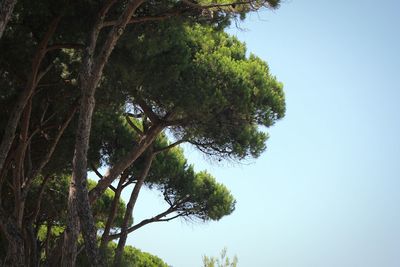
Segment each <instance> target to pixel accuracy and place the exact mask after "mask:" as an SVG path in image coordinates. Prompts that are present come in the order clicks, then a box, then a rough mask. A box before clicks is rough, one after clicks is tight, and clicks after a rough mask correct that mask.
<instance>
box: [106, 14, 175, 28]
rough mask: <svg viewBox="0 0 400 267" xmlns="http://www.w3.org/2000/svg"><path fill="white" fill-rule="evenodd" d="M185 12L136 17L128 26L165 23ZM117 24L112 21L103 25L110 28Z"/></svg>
mask: <svg viewBox="0 0 400 267" xmlns="http://www.w3.org/2000/svg"><path fill="white" fill-rule="evenodd" d="M182 13H183V11H179V10H176V11H174V12H167V13H164V14H163V15H158V16H146V17H135V18H131V19H130V20H129V22H128V24H135V23H143V22H149V21H163V20H166V19H169V18H172V17H177V16H178V15H181V14H182ZM116 23H117V21H116V20H112V21H106V22H104V23H103V25H102V27H103V28H105V27H109V26H114V25H115V24H116Z"/></svg>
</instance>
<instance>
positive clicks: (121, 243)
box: [114, 149, 154, 267]
mask: <svg viewBox="0 0 400 267" xmlns="http://www.w3.org/2000/svg"><path fill="white" fill-rule="evenodd" d="M153 158H154V154H153V153H152V151H151V149H150V151H148V152H147V155H146V159H145V166H144V168H143V170H142V172H141V174H140V176H139V177H138V179H137V182H136V184H135V187H134V188H133V190H132V193H131V197H130V199H129V202H128V204H127V206H126V210H125V215H124V220H123V222H122V225H121V236H120V238H119V242H118V246H117V249H116V251H115V258H114V266H115V267H118V266H120V265H121V260H122V254H123V252H124V247H125V243H126V239H127V237H128V227H129V225H128V223H129V220H130V218H132V213H133V209H134V207H135V204H136V201H137V199H138V196H139V192H140V189H141V188H142V185H143V183H144V180H145V179H146V177H147V174H148V173H149V170H150V167H151V163H152V162H153Z"/></svg>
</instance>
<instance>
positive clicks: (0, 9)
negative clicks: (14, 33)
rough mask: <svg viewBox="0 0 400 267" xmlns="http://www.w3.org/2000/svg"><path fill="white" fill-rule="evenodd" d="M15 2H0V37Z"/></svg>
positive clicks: (6, 0)
mask: <svg viewBox="0 0 400 267" xmlns="http://www.w3.org/2000/svg"><path fill="white" fill-rule="evenodd" d="M16 3H17V0H2V2H1V4H0V39H1V37H2V36H3V32H4V30H5V28H6V26H7V23H8V21H9V20H10V18H11V15H12V12H13V9H14V6H15V4H16Z"/></svg>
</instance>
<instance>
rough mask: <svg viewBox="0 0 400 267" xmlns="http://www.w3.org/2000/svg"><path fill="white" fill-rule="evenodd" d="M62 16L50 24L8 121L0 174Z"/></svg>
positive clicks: (1, 146) (0, 153)
mask: <svg viewBox="0 0 400 267" xmlns="http://www.w3.org/2000/svg"><path fill="white" fill-rule="evenodd" d="M60 19H61V16H58V17H56V18H55V19H53V21H52V22H51V23H50V26H49V29H48V30H47V32H46V34H45V35H44V37H43V39H42V41H41V42H40V44H39V46H38V49H37V51H36V54H35V56H34V58H33V61H32V70H31V73H30V75H29V78H28V83H27V86H26V87H25V89H24V90H23V92H22V93H21V94H20V95H19V98H18V100H17V103H16V104H15V107H14V109H13V111H12V113H11V115H10V117H9V119H8V122H7V125H6V127H5V130H4V133H3V137H2V139H1V144H0V172H1V171H2V170H3V167H4V162H5V160H6V158H7V155H8V152H9V150H10V148H11V145H12V143H13V141H14V137H15V132H16V130H17V126H18V123H19V120H20V118H21V115H22V112H23V111H24V109H25V106H26V104H27V103H28V100H29V99H30V98H31V97H32V94H33V92H34V91H35V88H36V86H37V84H38V82H39V80H40V77H39V76H38V74H39V68H40V65H41V63H42V60H43V58H44V56H45V55H46V52H47V49H46V48H47V44H48V42H49V41H50V38H51V37H52V36H53V34H54V32H55V30H56V28H57V26H58V23H59V22H60Z"/></svg>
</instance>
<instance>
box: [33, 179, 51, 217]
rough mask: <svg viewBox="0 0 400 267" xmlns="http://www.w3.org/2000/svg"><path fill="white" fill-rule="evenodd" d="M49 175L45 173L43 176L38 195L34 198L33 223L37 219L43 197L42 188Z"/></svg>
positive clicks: (43, 188) (44, 186)
mask: <svg viewBox="0 0 400 267" xmlns="http://www.w3.org/2000/svg"><path fill="white" fill-rule="evenodd" d="M49 178H50V175H46V176H45V177H44V178H43V181H42V184H41V185H40V191H39V196H38V197H37V200H36V205H35V209H34V211H33V218H32V222H33V223H35V222H36V220H37V217H38V215H39V211H40V206H41V203H42V199H43V194H44V190H45V188H46V184H47V182H48V181H49Z"/></svg>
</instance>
